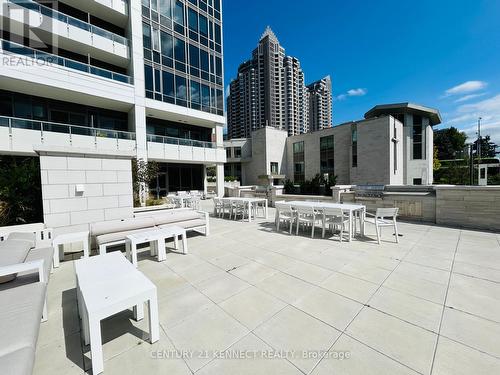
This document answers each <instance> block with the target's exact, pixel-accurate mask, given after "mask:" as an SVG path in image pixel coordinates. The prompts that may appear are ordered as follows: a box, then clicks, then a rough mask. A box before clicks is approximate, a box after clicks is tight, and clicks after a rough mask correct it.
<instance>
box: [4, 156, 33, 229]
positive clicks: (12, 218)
mask: <svg viewBox="0 0 500 375" xmlns="http://www.w3.org/2000/svg"><path fill="white" fill-rule="evenodd" d="M42 221H43V207H42V184H41V180H40V159H39V158H36V157H19V156H0V226H4V225H17V224H29V223H37V222H42Z"/></svg>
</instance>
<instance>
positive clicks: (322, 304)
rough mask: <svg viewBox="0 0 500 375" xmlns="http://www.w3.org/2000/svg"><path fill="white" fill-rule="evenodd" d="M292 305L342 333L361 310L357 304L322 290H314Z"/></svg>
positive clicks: (360, 305) (360, 306)
mask: <svg viewBox="0 0 500 375" xmlns="http://www.w3.org/2000/svg"><path fill="white" fill-rule="evenodd" d="M293 305H294V306H295V307H297V308H299V309H300V310H303V311H305V312H306V313H308V314H310V315H312V316H314V317H315V318H317V319H320V320H322V321H323V322H325V323H328V324H330V325H331V326H333V327H335V328H336V329H338V330H340V331H343V330H344V329H345V328H346V327H347V325H348V324H349V323H350V322H351V321H352V319H353V318H354V317H355V316H356V314H357V313H358V312H359V311H360V310H361V309H362V308H363V305H362V304H360V303H358V302H355V301H352V300H350V299H347V298H345V297H342V296H340V295H338V294H335V293H332V292H329V291H328V290H325V289H322V288H315V289H314V290H313V291H312V292H311V293H309V294H307V295H306V296H304V297H302V298H301V299H299V300H298V301H297V302H295V303H294V304H293Z"/></svg>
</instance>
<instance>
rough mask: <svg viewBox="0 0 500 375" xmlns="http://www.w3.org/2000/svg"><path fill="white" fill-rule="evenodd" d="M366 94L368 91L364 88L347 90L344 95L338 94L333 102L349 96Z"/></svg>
mask: <svg viewBox="0 0 500 375" xmlns="http://www.w3.org/2000/svg"><path fill="white" fill-rule="evenodd" d="M367 93H368V90H367V89H365V88H357V89H350V90H347V92H346V93H345V94H340V95H338V96H336V97H335V100H344V99H346V98H347V97H350V96H364V95H366V94H367Z"/></svg>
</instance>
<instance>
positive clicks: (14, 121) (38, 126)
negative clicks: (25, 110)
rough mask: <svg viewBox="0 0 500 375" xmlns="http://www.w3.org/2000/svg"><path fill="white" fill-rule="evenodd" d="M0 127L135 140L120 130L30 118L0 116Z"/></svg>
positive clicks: (129, 133) (130, 134)
mask: <svg viewBox="0 0 500 375" xmlns="http://www.w3.org/2000/svg"><path fill="white" fill-rule="evenodd" d="M0 127H8V128H9V129H27V130H36V131H40V132H41V133H42V135H43V132H54V133H64V134H69V135H86V136H89V137H101V138H113V139H124V140H130V141H135V133H132V132H125V131H120V130H110V129H100V128H89V127H86V126H79V125H69V124H60V123H57V122H49V121H38V120H30V119H24V118H18V117H8V116H0Z"/></svg>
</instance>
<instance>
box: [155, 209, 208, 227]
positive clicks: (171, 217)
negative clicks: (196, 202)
mask: <svg viewBox="0 0 500 375" xmlns="http://www.w3.org/2000/svg"><path fill="white" fill-rule="evenodd" d="M200 218H201V215H200V214H199V213H198V212H196V211H192V210H188V211H172V212H169V213H165V214H162V215H155V216H153V219H154V221H155V224H156V225H163V224H170V223H178V222H181V221H188V220H195V219H200Z"/></svg>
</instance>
